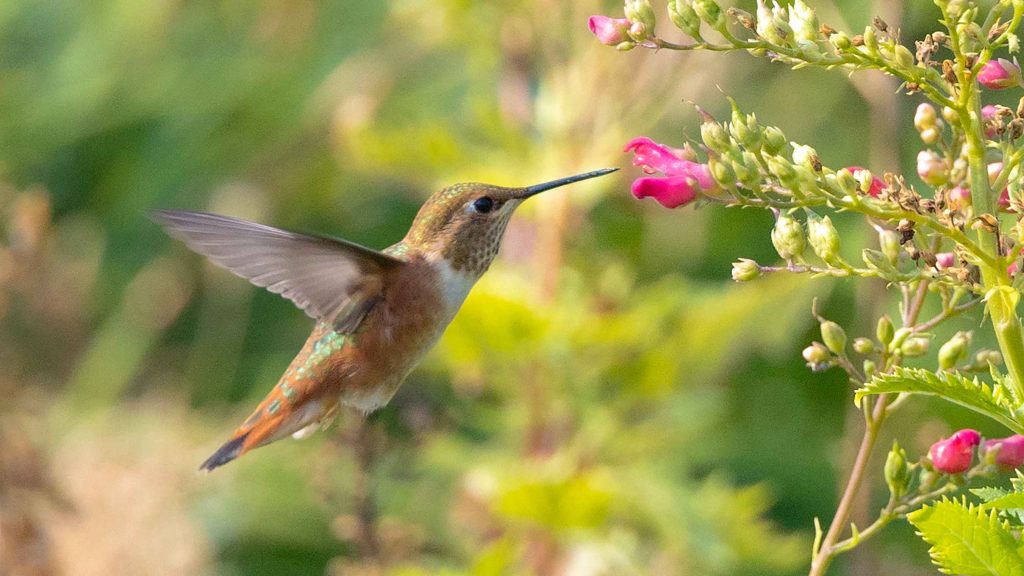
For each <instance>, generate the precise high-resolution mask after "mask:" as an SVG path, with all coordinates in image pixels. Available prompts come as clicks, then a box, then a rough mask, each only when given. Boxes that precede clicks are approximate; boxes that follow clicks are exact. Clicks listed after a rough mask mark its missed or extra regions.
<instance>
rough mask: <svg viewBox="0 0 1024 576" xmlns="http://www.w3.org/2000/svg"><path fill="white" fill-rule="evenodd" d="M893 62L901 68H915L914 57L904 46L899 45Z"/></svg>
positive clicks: (894, 53)
mask: <svg viewBox="0 0 1024 576" xmlns="http://www.w3.org/2000/svg"><path fill="white" fill-rule="evenodd" d="M893 60H894V61H895V62H896V65H897V66H899V67H900V68H904V69H906V68H913V67H914V55H913V54H911V53H910V50H908V49H907V47H906V46H904V45H902V44H897V45H896V48H895V49H894V51H893Z"/></svg>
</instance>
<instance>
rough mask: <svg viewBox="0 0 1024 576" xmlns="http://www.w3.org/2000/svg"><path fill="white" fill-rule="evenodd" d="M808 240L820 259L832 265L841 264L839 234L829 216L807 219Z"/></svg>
mask: <svg viewBox="0 0 1024 576" xmlns="http://www.w3.org/2000/svg"><path fill="white" fill-rule="evenodd" d="M807 240H808V242H809V243H810V245H811V248H812V249H813V250H814V253H815V254H817V255H818V258H821V259H822V260H824V261H825V262H827V263H829V264H832V265H837V264H838V263H839V262H840V258H839V233H838V232H836V228H835V226H833V225H832V220H831V219H830V218H829V217H828V216H825V217H824V218H817V217H814V218H808V219H807Z"/></svg>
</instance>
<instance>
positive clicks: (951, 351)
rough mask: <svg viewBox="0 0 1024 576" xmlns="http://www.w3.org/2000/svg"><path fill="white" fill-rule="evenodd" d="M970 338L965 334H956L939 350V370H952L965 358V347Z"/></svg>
mask: <svg viewBox="0 0 1024 576" xmlns="http://www.w3.org/2000/svg"><path fill="white" fill-rule="evenodd" d="M969 343H970V336H969V335H968V334H967V333H966V332H957V333H956V334H954V335H953V337H952V338H950V339H949V341H948V342H946V343H945V344H943V345H942V347H941V348H939V368H940V369H941V370H952V369H953V368H954V367H955V366H956V365H957V363H958V362H960V361H961V360H963V359H964V358H966V357H967V345H968V344H969Z"/></svg>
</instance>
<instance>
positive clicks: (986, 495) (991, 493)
mask: <svg viewBox="0 0 1024 576" xmlns="http://www.w3.org/2000/svg"><path fill="white" fill-rule="evenodd" d="M970 491H971V494H974V495H975V496H977V497H978V498H981V501H982V502H992V501H993V500H998V499H999V498H1002V497H1003V496H1006V495H1007V494H1009V493H1010V492H1009V491H1008V490H1005V489H1003V488H997V487H995V486H982V487H980V488H971V490H970Z"/></svg>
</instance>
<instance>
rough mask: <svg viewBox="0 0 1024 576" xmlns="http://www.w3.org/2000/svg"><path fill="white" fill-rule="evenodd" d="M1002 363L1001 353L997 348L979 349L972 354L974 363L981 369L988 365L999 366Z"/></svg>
mask: <svg viewBox="0 0 1024 576" xmlns="http://www.w3.org/2000/svg"><path fill="white" fill-rule="evenodd" d="M1002 363H1003V355H1002V354H1000V353H999V351H998V350H979V351H978V353H977V354H975V355H974V364H975V365H976V366H977V367H978V368H981V369H984V368H987V367H988V366H989V365H992V366H999V365H1000V364H1002Z"/></svg>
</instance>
